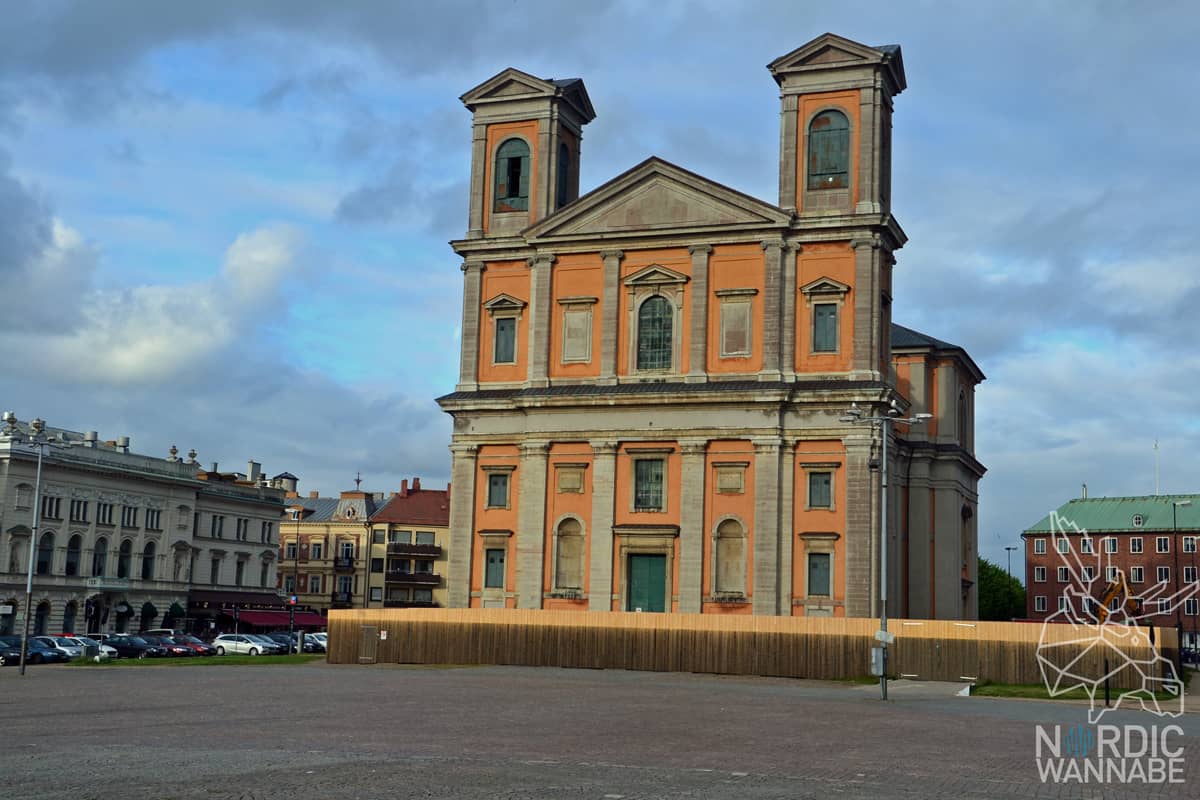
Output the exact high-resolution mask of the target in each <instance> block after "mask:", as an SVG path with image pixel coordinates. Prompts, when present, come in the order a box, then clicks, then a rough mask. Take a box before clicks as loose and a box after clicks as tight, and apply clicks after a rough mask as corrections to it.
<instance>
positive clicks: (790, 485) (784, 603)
mask: <svg viewBox="0 0 1200 800" xmlns="http://www.w3.org/2000/svg"><path fill="white" fill-rule="evenodd" d="M795 488H796V445H795V442H794V441H788V440H784V446H783V448H782V451H781V452H780V456H779V613H780V614H782V615H784V616H785V617H786V616H790V615H791V613H792V562H793V560H794V559H795V554H794V551H795V547H796V530H795V520H794V509H795V495H796V492H795Z"/></svg>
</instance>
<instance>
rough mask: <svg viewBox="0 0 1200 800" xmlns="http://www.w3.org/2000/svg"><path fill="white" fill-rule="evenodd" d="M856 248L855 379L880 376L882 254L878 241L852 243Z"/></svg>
mask: <svg viewBox="0 0 1200 800" xmlns="http://www.w3.org/2000/svg"><path fill="white" fill-rule="evenodd" d="M850 246H851V247H853V248H854V312H853V313H854V342H853V358H852V362H851V370H852V375H851V377H853V378H860V379H861V378H873V379H876V380H878V379H879V378H880V377H881V376H880V369H879V368H880V365H879V341H880V336H881V335H882V334H881V332H880V327H881V322H880V317H881V312H880V291H881V288H882V287H881V286H880V258H881V256H882V250H881V248H880V242H879V239H878V238H877V237H870V238H862V239H853V240H851V242H850Z"/></svg>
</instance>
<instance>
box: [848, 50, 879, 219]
mask: <svg viewBox="0 0 1200 800" xmlns="http://www.w3.org/2000/svg"><path fill="white" fill-rule="evenodd" d="M880 80H881V78H880V76H879V75H878V74H876V75H875V85H874V86H866V87H863V88H862V89H859V90H858V119H859V125H858V196H859V198H860V199H859V201H858V205H857V206H855V208H854V210H855V212H856V213H859V214H878V213H879V211H880V204H879V166H880V165H879V162H880V154H881V153H882V142H881V135H880V126H879V120H880V118H881V116H882V115H881V113H880V108H879V103H880V99H881V97H882V95H883V92H882V90H881V89H880V88H879V83H880Z"/></svg>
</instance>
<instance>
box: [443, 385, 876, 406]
mask: <svg viewBox="0 0 1200 800" xmlns="http://www.w3.org/2000/svg"><path fill="white" fill-rule="evenodd" d="M793 388H795V389H812V390H838V389H883V388H886V387H885V385H884V384H883V383H882V382H880V381H850V380H844V379H833V380H816V381H795V382H790V381H714V382H711V383H665V382H664V383H618V384H616V385H615V386H608V385H604V384H596V383H578V384H568V385H561V384H560V385H558V386H531V387H528V388H524V389H480V390H478V391H474V392H452V393H450V394H448V395H444V396H442V397H439V398H438V402H442V401H443V400H467V399H470V400H489V399H495V400H506V399H509V398H518V397H588V396H597V395H601V396H602V395H617V394H622V395H631V394H662V393H670V394H711V393H713V392H759V393H761V392H768V391H786V390H788V389H793Z"/></svg>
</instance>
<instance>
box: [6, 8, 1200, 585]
mask: <svg viewBox="0 0 1200 800" xmlns="http://www.w3.org/2000/svg"><path fill="white" fill-rule="evenodd" d="M35 9H36V10H35ZM825 31H833V32H835V33H839V34H841V35H844V36H847V37H849V38H851V39H855V40H858V41H861V42H864V43H867V44H885V43H897V44H900V45H902V46H903V48H904V62H905V67H906V69H907V74H908V83H909V89H908V90H907V91H906V92H904V93H903V94H902V95H901V96H900V97H899V98H897V102H896V117H895V139H896V148H897V150H896V154H895V158H894V162H895V167H894V168H895V187H894V195H895V200H894V202H895V208H896V213H897V216H898V218H899V219H900V222H901V224H902V225H903V226H904V228H905V229H906V231H907V232H908V234H909V237H910V243H909V244H908V245H907V246H906V247H905V248H904V249H903V250H902V251H900V253H899V254H898V257H899V266H898V269H897V272H896V287H895V288H896V296H895V306H894V310H895V318H896V321H897V322H900V323H902V324H906V325H909V326H912V327H916V328H918V329H920V330H922V331H925V332H927V333H930V334H932V335H935V336H938V337H940V338H943V339H948V340H950V341H953V342H956V343H959V344H962V345H963V346H965V347H967V348H968V349H969V350H970V352H971V353H972V355H973V356H974V358H975V360H976V361H977V362H978V363H979V364H980V365H981V367H982V368H983V370H984V372H985V373H987V376H988V380H987V381H986V382H985V383H984V384H983V385H982V387H981V389H980V391H979V394H978V433H977V439H978V451H979V453H978V454H979V457H980V459H981V460H982V461H983V462H984V463H985V464H986V465H987V466H988V467H989V473H988V475H987V477H986V478H985V479H984V481H983V483H982V484H981V495H982V497H981V509H980V510H981V527H980V541H981V548H982V550H983V553H984V554H985V555H987V556H990V557H992V558H993V559H994V560H996V561H998V562H1000V563H1002V564H1003V559H1004V551H1003V546H1004V545H1005V544H1008V543H1015V542H1016V541H1017V539H1016V537H1017V535H1018V534H1019V532H1020V530H1021V529H1023V528H1024V527H1027V526H1029V525H1031V524H1033V523H1034V522H1036V521H1037V520H1038V519H1039V518H1040V517H1041V516H1043V515H1044V514H1045V513H1046V512H1047V511H1048V510H1049V509H1050V508H1053V507H1055V506H1057V505H1058V504H1059V503H1061V502H1063V501H1065V500H1067V499H1069V498H1070V497H1074V496H1077V494H1078V492H1079V487H1080V483H1081V482H1085V481H1086V482H1087V483H1088V486H1089V489H1090V491H1091V493H1092V494H1093V495H1099V494H1110V495H1113V494H1150V493H1153V491H1154V460H1155V459H1154V451H1153V449H1152V445H1153V442H1154V440H1155V438H1157V439H1158V440H1159V443H1160V450H1159V457H1160V459H1161V474H1162V480H1161V484H1162V490H1163V491H1164V492H1168V491H1197V490H1200V481H1198V480H1197V479H1198V476H1200V470H1198V466H1200V465H1198V460H1197V456H1196V453H1197V452H1200V413H1198V412H1200V407H1198V406H1200V402H1198V400H1197V397H1198V396H1200V392H1198V391H1197V390H1198V389H1200V379H1198V377H1197V376H1198V375H1200V348H1198V346H1197V344H1198V340H1200V336H1198V334H1200V325H1198V324H1197V313H1198V312H1197V309H1200V264H1198V262H1197V253H1200V225H1198V224H1197V221H1196V212H1195V205H1194V195H1195V187H1194V183H1195V182H1196V180H1197V179H1198V178H1200V148H1197V146H1196V143H1197V141H1198V134H1197V130H1198V129H1200V102H1197V99H1196V78H1197V72H1198V71H1197V67H1196V64H1195V62H1194V60H1193V56H1192V55H1190V54H1191V53H1192V51H1193V50H1194V46H1195V43H1196V42H1197V41H1200V10H1198V9H1197V8H1196V6H1195V5H1194V4H1192V3H1187V2H1177V3H1172V2H1158V3H1153V4H1150V3H1135V2H1116V1H1113V2H1098V3H1094V4H1087V3H1070V4H1068V3H1060V2H1047V3H1020V4H1018V3H1011V2H1004V3H997V4H994V5H989V4H986V3H983V2H971V3H957V4H938V3H911V2H910V3H877V4H876V3H867V4H861V3H853V2H841V3H827V2H822V3H810V2H800V0H785V1H784V2H775V3H767V2H764V3H751V2H745V3H729V2H725V0H720V1H714V2H680V1H679V0H659V1H658V2H653V3H649V2H647V3H639V2H595V3H578V4H576V3H563V2H561V0H555V1H553V2H528V1H527V0H498V1H497V2H491V3H483V2H478V3H463V2H448V1H444V0H443V1H440V2H437V3H415V2H413V3H404V2H393V1H391V0H387V1H385V0H378V2H367V1H366V0H359V2H353V3H337V4H334V3H328V2H324V1H323V0H312V1H311V2H310V1H308V0H305V1H303V2H302V1H301V0H261V1H260V2H253V1H252V0H240V1H239V2H232V1H231V2H222V1H220V0H209V1H208V2H204V3H150V2H133V1H122V0H110V1H109V2H103V3H97V2H82V1H81V2H68V1H67V0H57V1H56V0H47V1H46V2H42V3H37V4H34V3H29V4H14V5H13V6H12V7H7V8H6V9H5V22H4V25H3V26H2V27H0V287H2V288H0V365H2V367H0V406H3V407H4V408H5V409H12V410H14V411H16V412H17V414H18V416H20V417H21V418H23V419H28V418H30V417H32V416H35V415H41V416H42V417H44V418H46V419H47V420H48V421H50V422H51V423H52V424H55V425H58V426H62V427H66V428H72V429H75V430H86V429H97V430H99V431H100V432H101V434H102V435H103V436H104V437H106V438H112V437H115V436H119V435H123V434H124V435H129V436H131V437H132V439H133V445H134V449H135V450H137V451H139V452H147V453H152V454H160V455H165V454H166V451H167V448H168V447H170V446H171V445H172V444H177V445H178V446H179V447H180V448H181V449H182V450H185V451H186V450H187V448H189V447H195V448H196V449H197V450H198V451H199V453H200V459H201V460H202V461H203V462H205V463H209V462H212V461H219V462H221V464H222V467H223V468H228V469H235V468H244V464H245V461H246V460H247V459H249V458H254V459H257V460H259V461H262V462H264V464H265V467H266V469H267V470H268V471H269V472H271V473H272V474H274V473H276V472H280V471H283V470H289V471H291V472H294V473H296V474H297V475H299V476H300V478H301V489H302V490H313V489H319V490H321V491H322V493H333V492H336V491H338V490H340V489H344V488H347V487H349V486H351V485H352V483H351V482H352V480H353V478H354V475H355V473H356V472H357V471H359V470H361V471H362V474H363V477H364V485H365V487H366V488H371V489H373V490H394V489H396V488H397V487H398V485H399V481H400V479H401V478H402V477H408V476H412V475H420V476H422V479H423V481H424V482H425V483H426V485H429V484H439V483H444V482H445V480H446V479H447V477H448V475H449V457H448V452H447V450H446V444H447V442H448V440H449V433H450V426H449V420H448V418H447V417H445V416H444V415H443V414H442V413H441V412H440V411H439V410H438V408H437V406H436V405H435V404H434V402H433V398H434V397H436V396H438V395H440V394H443V393H445V392H447V391H450V390H452V388H453V384H454V381H455V377H456V364H457V360H456V359H457V346H458V336H459V331H458V329H457V327H456V321H457V318H458V316H459V313H460V299H459V298H460V292H461V273H460V272H459V269H458V266H459V263H458V260H457V259H456V258H455V256H454V255H453V253H452V252H451V251H450V249H449V247H448V246H447V245H446V241H447V240H449V239H451V238H455V237H458V236H461V235H462V234H463V232H464V231H465V228H466V209H467V184H466V181H467V170H468V155H469V143H470V127H469V122H470V117H469V113H468V112H467V111H466V110H465V109H464V108H463V107H462V106H461V105H460V104H459V102H458V100H457V98H458V96H459V95H460V94H461V93H462V92H464V91H466V90H467V89H469V88H471V87H472V86H474V85H475V84H477V83H479V82H480V81H482V80H483V79H485V78H487V77H489V76H491V75H493V74H494V73H496V72H498V71H500V70H501V69H503V68H505V67H508V66H514V67H518V68H520V69H523V70H525V71H528V72H531V73H533V74H535V75H539V76H543V77H547V78H549V77H572V76H579V77H582V78H584V79H585V80H586V82H587V86H588V90H589V93H590V94H591V97H592V100H593V102H594V104H595V107H596V110H597V114H598V117H597V119H596V120H595V122H593V123H592V124H591V125H589V126H588V128H587V129H586V131H585V139H584V148H583V164H582V173H583V176H582V187H581V188H582V190H584V191H586V190H588V189H590V188H592V187H595V186H597V185H599V184H600V183H602V182H604V181H605V180H607V179H608V178H610V177H612V176H613V175H615V174H617V173H619V172H621V171H623V170H624V169H626V168H627V167H629V166H631V165H633V164H635V163H637V162H639V161H641V160H642V159H643V158H645V157H647V156H649V155H658V156H661V157H663V158H665V159H667V160H669V161H672V162H674V163H677V164H679V165H681V166H683V167H686V168H688V169H691V170H693V171H696V172H699V173H701V174H703V175H706V176H709V177H711V178H713V179H715V180H718V181H721V182H724V183H727V184H729V185H731V186H733V187H735V188H737V189H740V190H742V191H745V192H748V193H750V194H752V195H755V196H757V197H760V198H763V199H766V200H771V201H773V200H775V199H776V198H777V182H776V180H777V179H776V169H777V159H778V135H779V132H778V96H777V92H776V87H775V84H774V82H773V81H772V80H771V78H770V76H769V75H768V73H767V71H766V69H765V68H764V65H765V64H766V63H767V62H769V61H771V60H772V59H774V58H775V57H777V56H779V55H782V54H783V53H786V52H788V51H790V50H791V49H793V48H795V47H796V46H798V45H800V44H802V43H804V42H805V41H808V40H809V39H811V38H812V37H814V36H816V35H818V34H820V33H823V32H825Z"/></svg>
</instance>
